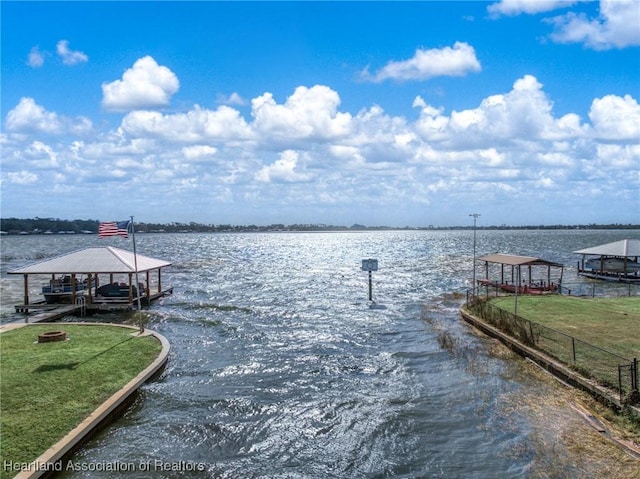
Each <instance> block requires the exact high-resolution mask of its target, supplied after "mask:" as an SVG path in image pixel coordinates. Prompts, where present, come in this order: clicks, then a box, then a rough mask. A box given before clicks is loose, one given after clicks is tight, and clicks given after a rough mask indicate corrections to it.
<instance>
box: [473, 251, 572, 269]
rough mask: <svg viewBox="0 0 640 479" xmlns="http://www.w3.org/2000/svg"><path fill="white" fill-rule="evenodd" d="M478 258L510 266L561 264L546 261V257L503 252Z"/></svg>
mask: <svg viewBox="0 0 640 479" xmlns="http://www.w3.org/2000/svg"><path fill="white" fill-rule="evenodd" d="M478 260H480V261H486V262H487V263H498V264H507V265H510V266H533V265H545V266H558V267H560V266H562V265H561V264H560V263H554V262H553V261H547V260H546V259H542V258H536V257H535V256H518V255H513V254H504V253H493V254H488V255H486V256H480V257H479V258H478Z"/></svg>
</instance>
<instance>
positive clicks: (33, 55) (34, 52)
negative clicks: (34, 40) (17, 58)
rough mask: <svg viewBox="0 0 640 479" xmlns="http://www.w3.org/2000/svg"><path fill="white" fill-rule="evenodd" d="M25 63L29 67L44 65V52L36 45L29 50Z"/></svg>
mask: <svg viewBox="0 0 640 479" xmlns="http://www.w3.org/2000/svg"><path fill="white" fill-rule="evenodd" d="M27 65H29V66H30V67H31V68H40V67H41V66H42V65H44V53H42V52H41V51H40V49H39V48H38V46H35V47H33V48H32V49H31V51H30V52H29V56H28V58H27Z"/></svg>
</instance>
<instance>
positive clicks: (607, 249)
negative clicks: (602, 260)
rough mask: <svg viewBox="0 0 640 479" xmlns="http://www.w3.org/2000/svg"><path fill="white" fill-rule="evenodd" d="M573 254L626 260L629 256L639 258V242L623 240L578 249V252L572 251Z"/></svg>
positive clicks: (636, 240) (637, 240)
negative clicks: (616, 257)
mask: <svg viewBox="0 0 640 479" xmlns="http://www.w3.org/2000/svg"><path fill="white" fill-rule="evenodd" d="M574 253H577V254H593V255H600V256H619V257H623V258H624V257H626V258H628V257H630V256H640V240H639V239H623V240H620V241H614V242H613V243H607V244H603V245H600V246H593V247H591V248H585V249H580V250H578V251H574Z"/></svg>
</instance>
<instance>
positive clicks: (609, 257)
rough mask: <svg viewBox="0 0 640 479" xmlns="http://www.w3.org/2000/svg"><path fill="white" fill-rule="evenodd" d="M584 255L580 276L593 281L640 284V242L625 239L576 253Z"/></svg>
mask: <svg viewBox="0 0 640 479" xmlns="http://www.w3.org/2000/svg"><path fill="white" fill-rule="evenodd" d="M574 253H576V254H580V255H582V258H581V260H580V261H579V262H578V274H579V275H581V276H585V277H588V278H593V279H602V280H606V281H618V282H621V283H640V262H639V261H638V260H639V258H640V240H639V239H623V240H620V241H614V242H613V243H607V244H603V245H599V246H593V247H591V248H585V249H580V250H577V251H574Z"/></svg>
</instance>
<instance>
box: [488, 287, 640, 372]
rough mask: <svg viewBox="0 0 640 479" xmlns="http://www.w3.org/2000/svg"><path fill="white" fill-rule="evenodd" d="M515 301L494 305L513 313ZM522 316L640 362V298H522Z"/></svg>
mask: <svg viewBox="0 0 640 479" xmlns="http://www.w3.org/2000/svg"><path fill="white" fill-rule="evenodd" d="M514 301H515V298H514V297H512V296H510V297H500V298H495V299H492V300H491V303H492V304H494V305H496V306H499V307H500V308H502V309H505V310H507V311H511V312H513V310H514ZM518 315H519V316H522V317H524V318H526V319H529V320H530V321H533V322H535V323H539V324H542V325H544V326H547V327H549V328H552V329H555V330H557V331H560V332H563V333H566V334H568V335H571V336H574V337H575V338H577V339H580V340H582V341H585V342H587V343H591V344H593V345H595V346H598V347H600V348H603V349H606V350H608V351H611V352H613V353H616V354H619V355H620V356H623V357H626V358H630V359H631V358H634V357H635V358H639V359H640V297H637V296H631V297H616V298H577V297H573V296H560V295H548V296H519V297H518Z"/></svg>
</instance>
